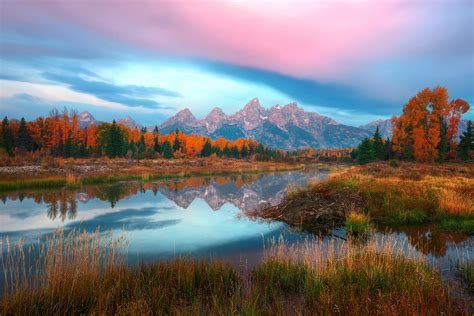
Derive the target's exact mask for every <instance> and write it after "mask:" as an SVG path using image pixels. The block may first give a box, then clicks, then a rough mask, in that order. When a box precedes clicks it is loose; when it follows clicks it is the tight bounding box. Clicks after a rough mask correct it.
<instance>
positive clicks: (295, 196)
mask: <svg viewBox="0 0 474 316" xmlns="http://www.w3.org/2000/svg"><path fill="white" fill-rule="evenodd" d="M354 213H359V214H360V215H361V216H360V218H361V220H362V221H366V219H367V218H368V219H369V220H370V222H371V223H373V224H375V225H378V226H380V227H382V228H387V227H388V228H394V227H398V226H407V225H408V226H410V225H426V224H434V225H436V226H437V227H438V228H439V229H441V230H445V231H455V232H463V233H466V234H469V235H474V164H472V163H471V164H415V163H401V164H393V165H390V164H388V163H373V164H369V165H365V166H355V167H351V168H348V169H346V170H343V171H341V172H336V173H334V174H332V175H331V176H330V177H329V178H328V179H327V180H325V181H323V182H322V183H317V184H314V185H311V186H310V187H308V188H302V189H300V190H297V191H295V192H291V193H290V194H288V196H287V197H286V198H285V199H284V200H283V202H282V203H280V204H279V205H276V206H270V207H263V208H260V209H258V210H255V211H253V212H252V214H251V215H252V216H259V217H261V218H264V219H269V220H280V221H284V222H286V223H288V224H290V225H292V226H298V227H302V228H305V229H308V230H312V231H316V230H318V229H321V228H325V227H328V226H335V225H336V226H337V225H343V224H344V223H345V222H346V220H347V219H348V214H354Z"/></svg>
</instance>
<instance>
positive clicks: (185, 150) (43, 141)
mask: <svg viewBox="0 0 474 316" xmlns="http://www.w3.org/2000/svg"><path fill="white" fill-rule="evenodd" d="M0 133H1V135H0V148H1V149H2V150H3V152H2V154H3V155H4V156H5V155H8V156H10V157H11V156H24V155H28V154H29V155H33V156H35V155H36V156H48V155H51V156H56V157H63V158H69V157H72V158H87V157H109V158H117V157H127V158H130V159H136V160H140V159H153V158H156V157H163V158H166V159H170V158H185V157H211V156H212V157H226V158H236V159H237V158H247V157H250V156H254V157H255V158H256V160H268V159H271V158H275V157H278V156H281V155H282V152H281V151H277V150H272V149H270V148H268V147H266V146H263V145H262V144H259V143H257V142H256V141H254V140H251V139H245V138H240V139H237V140H235V141H229V140H227V139H225V138H218V139H216V140H212V139H211V138H208V137H204V136H200V135H186V134H184V133H183V132H181V131H179V130H176V131H174V132H172V133H170V134H166V135H162V134H160V133H159V131H158V128H157V127H156V126H155V128H154V129H153V131H148V130H147V129H146V128H142V129H140V130H139V129H138V128H133V129H130V128H129V127H127V126H125V125H123V124H119V123H116V122H115V121H113V122H112V123H100V124H99V125H95V124H92V125H90V126H89V127H87V128H81V127H80V126H79V124H78V115H77V112H76V111H68V110H67V109H66V108H65V109H64V110H63V111H62V113H59V112H58V111H57V110H53V111H51V113H50V115H49V116H48V117H46V118H43V117H39V118H37V119H36V120H34V121H31V122H27V121H26V120H25V119H24V118H22V119H21V120H20V121H18V120H11V121H9V120H8V118H7V117H5V118H4V119H3V121H2V125H1V129H0Z"/></svg>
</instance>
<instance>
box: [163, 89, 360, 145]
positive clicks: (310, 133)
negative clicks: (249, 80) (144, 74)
mask: <svg viewBox="0 0 474 316" xmlns="http://www.w3.org/2000/svg"><path fill="white" fill-rule="evenodd" d="M176 129H179V130H180V131H183V132H184V133H195V134H200V135H206V136H210V137H212V138H218V137H224V138H227V139H229V140H235V139H237V138H240V137H248V138H253V139H255V140H257V141H258V142H260V143H262V144H264V145H267V146H270V147H272V148H281V149H295V148H301V147H315V148H327V147H353V146H356V145H357V144H359V143H360V142H361V141H362V139H364V137H367V136H369V132H368V131H367V130H365V129H363V128H358V127H353V126H348V125H343V124H339V123H338V122H336V121H335V120H333V119H331V118H329V117H327V116H323V115H319V114H317V113H314V112H306V111H304V110H303V109H302V108H300V107H298V105H297V104H296V103H289V104H287V105H284V106H281V105H275V106H273V107H271V108H269V109H265V108H264V107H262V106H261V105H260V102H259V100H258V99H257V98H254V99H252V100H251V101H250V102H248V103H247V104H246V105H245V106H244V107H243V108H242V109H241V110H239V111H238V112H236V113H235V114H233V115H227V114H225V113H224V112H223V111H222V109H220V108H214V109H213V110H212V111H211V112H210V113H209V114H208V115H207V116H206V117H205V118H203V119H200V120H198V119H197V118H196V117H195V116H194V115H193V114H192V113H191V111H190V110H189V109H184V110H181V111H180V112H178V113H177V114H176V115H174V116H172V117H171V118H169V119H168V120H166V121H165V122H164V123H162V124H161V125H160V126H159V130H160V131H161V132H162V133H169V132H171V131H174V130H176Z"/></svg>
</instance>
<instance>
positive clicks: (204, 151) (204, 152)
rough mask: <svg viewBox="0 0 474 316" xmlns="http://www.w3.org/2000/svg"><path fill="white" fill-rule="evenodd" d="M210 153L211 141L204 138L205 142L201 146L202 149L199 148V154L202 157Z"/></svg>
mask: <svg viewBox="0 0 474 316" xmlns="http://www.w3.org/2000/svg"><path fill="white" fill-rule="evenodd" d="M211 154H212V146H211V143H210V142H209V140H206V143H205V144H204V146H203V147H202V150H201V156H202V157H209V156H211Z"/></svg>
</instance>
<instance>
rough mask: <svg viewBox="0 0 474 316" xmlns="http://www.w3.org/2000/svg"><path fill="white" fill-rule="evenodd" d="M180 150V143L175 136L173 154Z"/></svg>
mask: <svg viewBox="0 0 474 316" xmlns="http://www.w3.org/2000/svg"><path fill="white" fill-rule="evenodd" d="M176 135H178V134H176ZM180 148H181V142H180V141H179V139H178V136H176V139H175V140H174V144H173V152H175V151H178V150H179V149H180Z"/></svg>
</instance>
